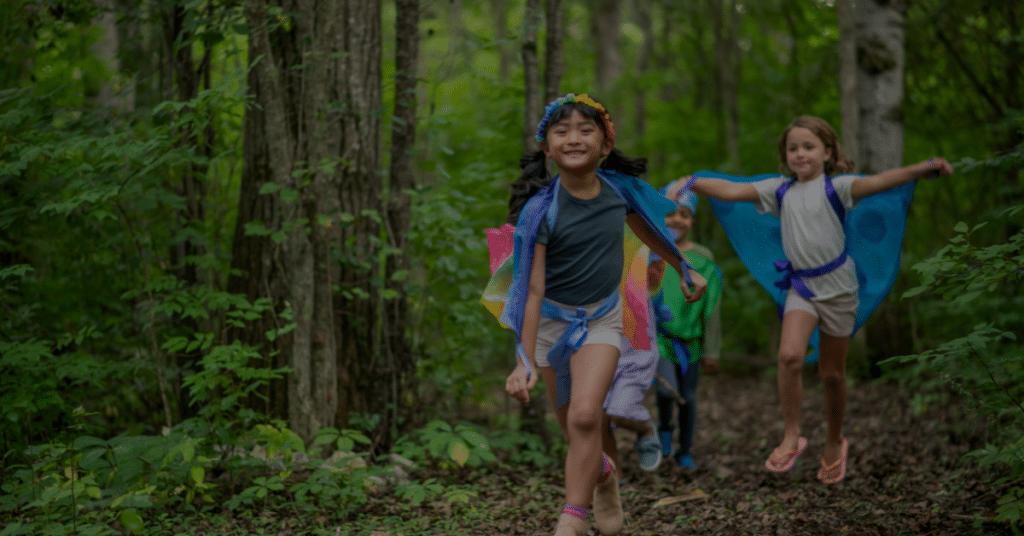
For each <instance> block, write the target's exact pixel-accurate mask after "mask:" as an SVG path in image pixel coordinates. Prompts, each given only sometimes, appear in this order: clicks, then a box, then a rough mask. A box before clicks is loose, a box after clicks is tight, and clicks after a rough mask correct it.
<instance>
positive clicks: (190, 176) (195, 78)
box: [163, 3, 215, 418]
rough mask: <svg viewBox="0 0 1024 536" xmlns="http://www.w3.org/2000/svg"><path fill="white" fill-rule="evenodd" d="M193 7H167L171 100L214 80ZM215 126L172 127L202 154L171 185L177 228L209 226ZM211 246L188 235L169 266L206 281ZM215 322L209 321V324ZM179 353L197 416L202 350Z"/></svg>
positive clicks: (193, 325) (187, 409) (185, 412)
mask: <svg viewBox="0 0 1024 536" xmlns="http://www.w3.org/2000/svg"><path fill="white" fill-rule="evenodd" d="M187 15H188V14H187V12H186V9H185V7H184V6H183V5H182V4H180V3H173V4H172V5H171V6H170V7H169V8H168V9H166V10H165V11H164V12H163V29H164V32H163V39H164V44H163V46H164V51H165V52H164V56H163V57H164V61H165V62H166V65H165V68H164V70H165V72H166V73H167V75H166V76H165V78H164V79H163V81H164V95H165V98H167V99H168V100H174V101H178V102H187V101H190V100H192V99H194V98H195V97H196V96H197V95H198V94H199V88H200V85H201V84H202V82H203V81H207V82H209V70H210V62H209V61H207V60H208V58H209V53H210V51H209V48H207V50H206V53H205V57H204V58H203V59H201V60H200V62H199V67H198V68H197V67H196V62H195V58H193V56H192V47H191V46H182V45H181V43H187V42H189V41H190V40H191V39H192V33H191V31H190V30H189V29H188V28H187V27H186V17H187ZM194 112H195V111H194V110H186V111H185V113H194ZM209 124H210V128H208V129H206V130H205V131H203V132H196V131H194V130H193V129H192V128H191V127H190V126H189V127H184V129H183V130H177V129H174V130H172V135H173V136H175V138H176V139H177V143H178V144H179V145H183V146H184V145H187V146H190V147H191V150H192V151H193V152H194V153H195V155H196V156H197V157H201V158H196V159H194V161H190V162H187V163H185V164H184V166H183V167H182V168H181V172H180V176H179V177H178V181H177V183H176V184H170V185H169V187H170V189H172V190H173V191H174V192H175V194H177V195H178V196H179V197H180V198H181V201H182V204H183V208H181V209H179V210H178V211H177V212H176V217H177V221H176V222H175V227H176V228H178V229H187V228H189V227H191V226H192V225H194V224H197V223H198V224H199V225H203V222H205V220H206V179H205V178H206V174H207V165H206V164H205V163H202V162H209V161H210V160H211V158H212V156H213V153H212V145H211V143H212V139H213V136H214V135H215V134H214V131H213V124H212V122H209ZM205 254H206V247H205V246H204V245H202V244H197V243H195V242H193V241H192V240H191V239H187V238H186V239H184V240H182V241H181V242H178V243H176V244H174V245H172V246H171V249H170V252H169V257H170V259H169V265H170V269H171V272H172V273H173V274H174V275H175V277H177V278H178V280H179V281H180V282H182V283H183V284H184V285H186V286H188V287H193V286H196V285H201V284H204V283H206V282H208V281H206V279H207V277H204V275H206V274H202V273H200V272H199V270H198V269H197V266H196V264H195V263H194V262H192V260H191V259H194V258H195V257H197V256H201V255H205ZM176 323H177V324H179V325H182V326H184V327H185V328H186V329H187V330H188V331H192V332H195V331H199V329H200V326H199V324H198V322H197V321H196V320H195V319H177V320H176ZM207 327H209V326H207ZM174 357H175V358H176V369H177V370H178V371H179V373H178V375H177V377H175V378H174V380H173V381H174V384H173V387H174V391H175V394H176V397H177V400H178V413H179V416H180V417H184V418H187V417H192V416H195V415H196V412H197V410H198V408H196V407H194V406H193V405H192V404H191V396H190V395H189V393H188V389H184V388H183V386H182V380H183V379H184V377H185V376H187V375H188V374H189V373H191V371H193V370H194V369H195V367H196V363H197V362H198V361H199V359H200V357H201V355H200V352H199V351H193V352H179V353H178V354H177V355H175V356H174Z"/></svg>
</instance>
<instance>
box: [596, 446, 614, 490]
mask: <svg viewBox="0 0 1024 536" xmlns="http://www.w3.org/2000/svg"><path fill="white" fill-rule="evenodd" d="M601 460H602V465H601V474H599V475H597V483H598V484H604V483H605V482H606V481H608V476H609V475H611V474H612V461H611V460H609V459H608V455H607V454H605V453H603V452H602V453H601Z"/></svg>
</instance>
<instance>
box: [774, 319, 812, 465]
mask: <svg viewBox="0 0 1024 536" xmlns="http://www.w3.org/2000/svg"><path fill="white" fill-rule="evenodd" d="M817 325H818V319H817V318H815V316H814V315H812V314H810V313H808V312H806V311H799V310H797V311H789V312H788V313H786V316H785V317H783V319H782V336H781V340H780V342H779V373H778V385H779V403H780V405H781V406H782V421H783V423H784V424H785V435H784V436H783V438H782V443H781V444H779V446H778V448H777V449H776V450H775V451H774V452H772V455H771V459H772V461H773V462H776V463H780V464H781V463H783V462H784V460H785V454H786V453H787V452H791V451H793V450H796V448H797V440H799V439H800V402H801V400H802V395H803V377H802V375H801V371H802V369H803V364H804V357H805V356H806V355H807V343H808V341H810V339H811V333H813V332H814V328H815V327H816V326H817Z"/></svg>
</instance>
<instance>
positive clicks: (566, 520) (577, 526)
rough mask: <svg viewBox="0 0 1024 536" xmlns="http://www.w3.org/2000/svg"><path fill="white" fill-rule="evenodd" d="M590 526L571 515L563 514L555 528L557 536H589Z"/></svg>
mask: <svg viewBox="0 0 1024 536" xmlns="http://www.w3.org/2000/svg"><path fill="white" fill-rule="evenodd" d="M589 528H590V524H589V523H587V522H586V521H584V520H582V519H580V518H578V517H576V516H571V515H569V514H562V515H561V517H559V518H558V526H557V527H555V536H587V529H589Z"/></svg>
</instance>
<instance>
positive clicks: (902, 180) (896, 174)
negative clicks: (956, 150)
mask: <svg viewBox="0 0 1024 536" xmlns="http://www.w3.org/2000/svg"><path fill="white" fill-rule="evenodd" d="M952 174H953V166H952V165H950V163H949V162H947V161H946V159H945V158H929V159H928V160H925V161H924V162H918V163H916V164H912V165H909V166H904V167H901V168H898V169H890V170H888V171H883V172H881V173H879V174H877V175H871V176H868V177H859V178H857V179H854V180H853V182H852V183H851V184H850V195H852V196H853V197H854V198H855V199H859V198H861V197H867V196H869V195H874V194H877V193H878V192H883V191H885V190H888V189H890V188H895V187H897V186H899V185H901V184H906V183H908V182H910V181H913V180H917V179H923V178H925V177H931V176H935V177H937V176H939V175H952Z"/></svg>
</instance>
